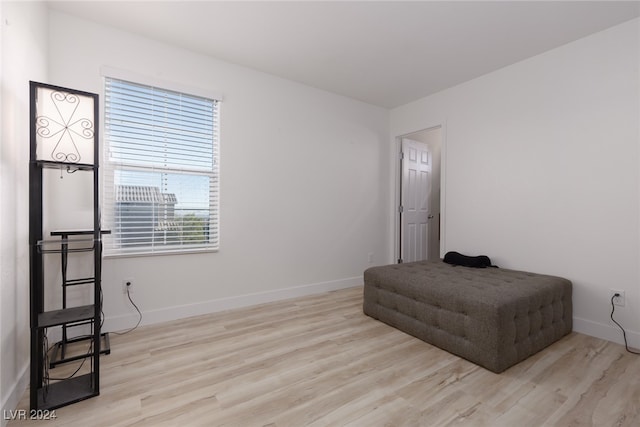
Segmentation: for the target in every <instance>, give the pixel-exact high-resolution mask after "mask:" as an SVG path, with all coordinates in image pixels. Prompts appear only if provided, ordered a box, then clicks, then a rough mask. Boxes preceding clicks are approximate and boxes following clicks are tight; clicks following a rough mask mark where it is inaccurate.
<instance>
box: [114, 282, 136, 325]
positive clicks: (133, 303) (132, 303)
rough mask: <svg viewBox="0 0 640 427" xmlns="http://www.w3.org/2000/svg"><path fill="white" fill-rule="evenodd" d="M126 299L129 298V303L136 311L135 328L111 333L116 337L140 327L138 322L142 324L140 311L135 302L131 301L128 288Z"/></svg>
mask: <svg viewBox="0 0 640 427" xmlns="http://www.w3.org/2000/svg"><path fill="white" fill-rule="evenodd" d="M127 298H129V302H130V303H131V305H132V306H133V307H134V308H135V309H136V311H137V312H138V316H139V317H138V323H136V326H134V327H133V328H131V329H129V330H127V331H124V332H111V333H112V334H116V335H124V334H128V333H129V332H131V331H134V330H135V329H137V328H138V326H140V322H142V312H141V311H140V309H139V308H138V306H137V305H136V303H135V302H133V299H131V292H130V291H129V288H127Z"/></svg>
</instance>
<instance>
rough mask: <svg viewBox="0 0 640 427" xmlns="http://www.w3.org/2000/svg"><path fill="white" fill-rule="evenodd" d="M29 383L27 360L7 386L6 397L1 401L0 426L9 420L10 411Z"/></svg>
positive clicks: (16, 404) (15, 405)
mask: <svg viewBox="0 0 640 427" xmlns="http://www.w3.org/2000/svg"><path fill="white" fill-rule="evenodd" d="M28 383H29V361H27V363H25V365H24V367H23V368H22V369H21V370H20V374H19V375H18V378H17V379H16V381H15V382H14V383H13V384H12V385H11V387H9V391H8V393H7V397H6V398H5V399H3V402H2V415H1V416H0V427H5V426H6V425H7V423H8V422H9V419H8V418H10V416H9V414H10V413H11V411H13V410H15V409H16V408H17V407H18V403H20V399H22V395H23V394H24V392H25V390H27V385H28Z"/></svg>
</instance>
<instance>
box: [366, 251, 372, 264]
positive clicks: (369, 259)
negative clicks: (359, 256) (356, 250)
mask: <svg viewBox="0 0 640 427" xmlns="http://www.w3.org/2000/svg"><path fill="white" fill-rule="evenodd" d="M367 262H368V263H369V264H373V252H369V255H367Z"/></svg>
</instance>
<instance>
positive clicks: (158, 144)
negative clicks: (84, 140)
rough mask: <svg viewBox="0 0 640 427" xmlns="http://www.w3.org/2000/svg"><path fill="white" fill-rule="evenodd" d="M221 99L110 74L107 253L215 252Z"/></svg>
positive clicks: (107, 100) (107, 101)
mask: <svg viewBox="0 0 640 427" xmlns="http://www.w3.org/2000/svg"><path fill="white" fill-rule="evenodd" d="M218 116H219V114H218V101H217V100H215V99H208V98H203V97H199V96H194V95H190V94H185V93H180V92H175V91H172V90H165V89H160V88H158V87H153V86H147V85H142V84H138V83H132V82H128V81H124V80H118V79H114V78H110V77H107V78H106V84H105V125H104V129H105V132H104V135H105V138H104V139H105V156H104V159H105V161H104V163H105V165H104V171H105V172H104V183H105V184H104V201H105V202H104V207H103V226H102V228H103V229H110V230H111V235H106V236H105V239H104V241H105V243H104V252H105V255H126V254H160V253H167V252H191V251H202V250H216V249H218V225H219V224H218V182H219V177H218V134H219V133H218V127H219V122H218Z"/></svg>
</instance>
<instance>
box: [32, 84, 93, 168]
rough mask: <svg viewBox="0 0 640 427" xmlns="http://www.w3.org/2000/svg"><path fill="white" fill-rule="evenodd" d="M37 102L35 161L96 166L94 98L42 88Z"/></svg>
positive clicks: (68, 91) (40, 87) (56, 89)
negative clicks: (94, 164) (94, 163)
mask: <svg viewBox="0 0 640 427" xmlns="http://www.w3.org/2000/svg"><path fill="white" fill-rule="evenodd" d="M34 101H35V115H36V116H35V123H34V124H33V125H34V126H35V138H36V153H35V154H36V160H39V161H52V162H60V163H68V164H93V162H94V149H95V148H94V146H95V137H96V124H97V123H96V122H97V117H95V111H96V108H95V103H96V99H95V96H92V95H91V94H86V95H85V94H83V93H79V92H75V91H72V90H67V89H64V88H58V87H54V86H48V85H43V86H37V87H36V92H35V100H34Z"/></svg>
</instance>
